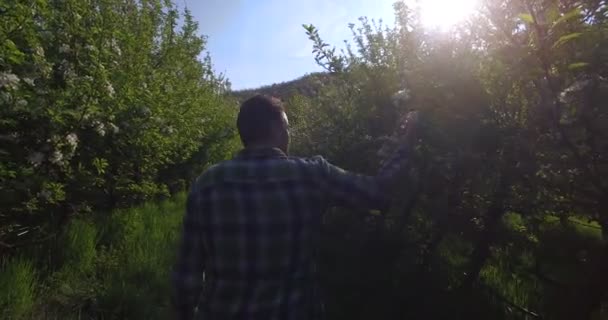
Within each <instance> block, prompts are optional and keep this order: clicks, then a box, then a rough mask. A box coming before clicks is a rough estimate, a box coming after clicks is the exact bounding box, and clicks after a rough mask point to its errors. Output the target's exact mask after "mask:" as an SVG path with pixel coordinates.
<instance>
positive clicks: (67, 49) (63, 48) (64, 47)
mask: <svg viewBox="0 0 608 320" xmlns="http://www.w3.org/2000/svg"><path fill="white" fill-rule="evenodd" d="M70 51H72V49H71V48H70V46H69V45H68V44H66V43H64V44H62V45H61V46H60V47H59V53H70Z"/></svg>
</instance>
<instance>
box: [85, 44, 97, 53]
mask: <svg viewBox="0 0 608 320" xmlns="http://www.w3.org/2000/svg"><path fill="white" fill-rule="evenodd" d="M84 48H85V49H87V50H89V51H95V50H96V49H97V48H95V46H94V45H92V44H87V45H86V46H84Z"/></svg>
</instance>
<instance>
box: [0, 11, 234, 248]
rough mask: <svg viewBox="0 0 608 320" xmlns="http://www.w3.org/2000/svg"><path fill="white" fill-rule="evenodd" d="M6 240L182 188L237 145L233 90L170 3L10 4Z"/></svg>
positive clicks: (2, 29) (0, 89) (6, 23)
mask: <svg viewBox="0 0 608 320" xmlns="http://www.w3.org/2000/svg"><path fill="white" fill-rule="evenodd" d="M0 14H1V15H2V23H1V24H0V79H1V81H0V104H1V105H2V108H1V111H0V112H1V114H0V118H1V119H2V120H1V125H0V128H1V129H0V139H1V140H2V149H1V150H0V157H1V161H0V190H1V192H0V194H1V196H0V206H1V208H2V212H3V214H2V218H1V219H2V221H1V223H0V225H2V227H1V228H0V241H1V242H2V243H3V244H4V247H12V246H20V244H21V243H28V242H32V241H39V239H44V238H46V237H48V236H52V235H53V234H54V233H55V232H56V229H57V228H58V227H62V226H64V225H66V223H67V221H69V218H70V217H71V216H74V215H80V214H86V213H87V212H90V211H91V210H92V209H103V210H106V209H111V208H114V207H122V206H127V205H132V204H134V203H137V202H141V201H144V200H149V199H154V198H156V197H159V196H167V195H168V194H169V192H175V191H179V190H182V189H183V188H184V187H186V185H187V182H189V181H190V179H192V177H193V176H194V175H196V173H199V172H200V171H202V169H203V168H204V167H205V166H206V165H208V164H209V163H211V162H214V161H217V160H220V159H224V158H225V157H226V156H227V155H229V154H230V153H231V152H232V151H233V150H234V146H235V141H236V140H235V139H233V138H232V137H234V133H233V131H231V130H227V129H226V128H229V127H231V126H229V125H228V124H232V118H233V116H234V113H233V111H234V110H235V109H234V108H232V105H233V102H232V101H231V100H230V99H227V98H225V97H224V95H223V93H224V92H225V91H226V90H228V89H229V83H228V82H227V81H225V80H224V79H223V76H221V75H216V74H215V73H213V70H212V65H211V62H210V59H209V57H208V56H207V57H206V58H204V59H202V60H200V59H199V57H200V56H201V55H203V54H204V48H205V42H206V39H205V38H204V37H200V36H199V35H198V34H197V24H196V22H195V21H194V20H193V18H192V16H191V14H190V12H188V11H185V12H184V13H183V15H182V16H181V18H180V16H179V14H178V11H177V10H176V9H175V7H174V6H173V5H172V4H171V3H170V2H167V1H147V0H142V1H118V0H116V1H92V2H91V1H5V2H2V3H1V4H0Z"/></svg>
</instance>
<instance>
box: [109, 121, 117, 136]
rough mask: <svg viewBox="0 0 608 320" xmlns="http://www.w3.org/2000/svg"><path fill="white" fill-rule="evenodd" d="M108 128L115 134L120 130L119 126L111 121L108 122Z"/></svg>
mask: <svg viewBox="0 0 608 320" xmlns="http://www.w3.org/2000/svg"><path fill="white" fill-rule="evenodd" d="M108 129H110V132H112V133H113V134H117V133H118V132H119V131H120V128H118V126H117V125H115V124H113V123H109V124H108Z"/></svg>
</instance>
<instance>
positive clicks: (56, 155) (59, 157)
mask: <svg viewBox="0 0 608 320" xmlns="http://www.w3.org/2000/svg"><path fill="white" fill-rule="evenodd" d="M49 160H50V161H51V163H53V164H61V162H62V161H63V153H61V151H59V150H55V151H53V155H51V158H50V159H49Z"/></svg>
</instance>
